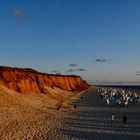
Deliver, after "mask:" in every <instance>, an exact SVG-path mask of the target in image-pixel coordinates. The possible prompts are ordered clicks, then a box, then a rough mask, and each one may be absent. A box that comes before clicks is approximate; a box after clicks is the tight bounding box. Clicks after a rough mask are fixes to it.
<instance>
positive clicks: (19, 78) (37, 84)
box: [0, 66, 90, 93]
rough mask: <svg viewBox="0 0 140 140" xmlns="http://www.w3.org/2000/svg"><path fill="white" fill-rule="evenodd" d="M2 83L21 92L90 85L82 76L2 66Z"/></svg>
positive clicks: (71, 89)
mask: <svg viewBox="0 0 140 140" xmlns="http://www.w3.org/2000/svg"><path fill="white" fill-rule="evenodd" d="M0 85H3V86H5V87H7V88H9V89H12V90H15V91H17V92H20V93H26V92H35V93H47V90H46V88H45V87H52V88H53V87H58V88H61V89H63V90H67V91H77V92H79V91H82V90H84V89H87V88H89V87H90V85H88V84H87V83H86V81H84V80H82V79H81V77H80V76H74V75H50V74H46V73H41V72H38V71H36V70H33V69H29V68H11V67H5V66H1V67H0Z"/></svg>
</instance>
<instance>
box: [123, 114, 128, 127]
mask: <svg viewBox="0 0 140 140" xmlns="http://www.w3.org/2000/svg"><path fill="white" fill-rule="evenodd" d="M122 120H123V124H124V126H127V116H126V114H124V115H123V118H122Z"/></svg>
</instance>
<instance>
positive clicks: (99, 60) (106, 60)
mask: <svg viewBox="0 0 140 140" xmlns="http://www.w3.org/2000/svg"><path fill="white" fill-rule="evenodd" d="M95 61H96V62H101V63H102V62H110V61H112V60H111V59H110V58H109V59H105V58H102V59H100V58H97V59H96V60H95Z"/></svg>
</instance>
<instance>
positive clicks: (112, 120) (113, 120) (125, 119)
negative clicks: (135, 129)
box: [111, 113, 127, 126]
mask: <svg viewBox="0 0 140 140" xmlns="http://www.w3.org/2000/svg"><path fill="white" fill-rule="evenodd" d="M122 121H123V125H124V126H127V116H126V114H124V115H123V117H122ZM114 122H115V115H114V113H112V114H111V124H113V123H114Z"/></svg>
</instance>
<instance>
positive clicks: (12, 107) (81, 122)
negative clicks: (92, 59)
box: [0, 88, 140, 140]
mask: <svg viewBox="0 0 140 140" xmlns="http://www.w3.org/2000/svg"><path fill="white" fill-rule="evenodd" d="M50 90H51V89H50ZM55 91H57V92H55V94H54V95H53V96H54V97H55V98H52V97H47V96H46V95H32V94H30V95H21V94H18V95H15V93H12V92H11V91H8V90H7V89H4V88H1V91H0V92H1V94H0V96H1V98H0V101H1V102H0V126H1V127H0V139H1V140H54V139H56V140H92V139H96V140H112V139H113V140H114V139H115V140H138V139H140V106H139V105H137V106H131V107H129V108H128V107H123V108H121V107H111V106H107V105H103V104H102V102H101V99H100V95H99V94H98V93H97V91H96V89H95V88H91V89H90V90H87V91H86V92H85V93H84V92H81V93H79V94H77V93H75V95H76V96H75V95H74V94H73V95H72V94H71V95H70V93H65V95H64V97H66V98H63V99H64V100H63V101H62V100H56V97H60V91H59V92H58V89H57V90H55ZM5 92H6V94H5ZM51 92H52V91H51ZM61 92H62V91H61ZM7 93H8V94H7ZM45 96H46V97H45ZM81 96H82V97H83V99H81ZM13 98H14V99H15V98H16V100H14V102H13ZM2 101H3V102H2ZM60 102H61V107H60V110H56V107H57V106H56V105H57V104H60ZM74 105H76V107H77V108H76V109H75V108H74V107H73V106H74ZM111 113H114V114H115V122H114V124H111V123H110V118H111ZM123 113H126V114H127V117H128V125H127V127H124V126H123V123H122V116H123Z"/></svg>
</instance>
